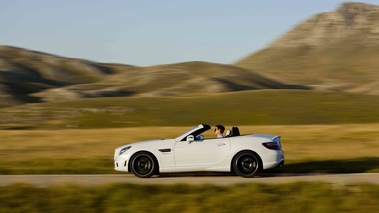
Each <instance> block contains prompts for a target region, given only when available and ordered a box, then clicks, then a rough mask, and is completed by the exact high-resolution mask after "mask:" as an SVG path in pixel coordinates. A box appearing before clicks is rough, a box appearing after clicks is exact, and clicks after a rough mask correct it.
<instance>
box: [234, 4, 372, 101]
mask: <svg viewBox="0 0 379 213" xmlns="http://www.w3.org/2000/svg"><path fill="white" fill-rule="evenodd" d="M378 45H379V7H378V6H375V5H368V4H364V3H354V2H348V3H344V4H342V5H340V7H339V8H337V9H336V10H335V11H333V12H326V13H321V14H318V15H315V16H313V17H311V18H309V19H307V20H305V21H304V22H302V23H300V24H299V25H297V26H296V27H295V28H294V29H292V30H290V31H289V32H288V33H286V34H285V35H284V36H282V37H280V38H279V39H277V40H276V41H274V42H273V43H272V44H271V45H269V46H268V47H267V48H265V49H263V50H261V51H259V52H257V53H254V54H252V55H250V56H248V57H246V58H244V59H242V60H240V61H238V62H236V63H235V65H236V66H238V67H243V68H247V69H251V70H254V72H256V73H260V74H262V75H265V76H268V77H270V78H273V79H278V80H279V79H280V80H281V81H282V82H286V83H289V84H300V85H307V86H310V87H312V88H314V89H321V90H332V91H342V92H354V93H364V94H374V95H378V94H379V78H378V77H379V74H378V71H377V70H378V69H379V62H378V60H377V58H378V57H379V49H378V48H377V47H378Z"/></svg>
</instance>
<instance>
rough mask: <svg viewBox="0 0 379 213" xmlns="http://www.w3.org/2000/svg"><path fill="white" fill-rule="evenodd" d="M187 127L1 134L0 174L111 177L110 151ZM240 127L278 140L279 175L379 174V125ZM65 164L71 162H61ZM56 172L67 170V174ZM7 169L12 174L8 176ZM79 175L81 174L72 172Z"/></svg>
mask: <svg viewBox="0 0 379 213" xmlns="http://www.w3.org/2000/svg"><path fill="white" fill-rule="evenodd" d="M188 128H190V127H133V128H119V129H87V130H2V131H0V134H1V138H2V142H1V143H0V155H1V156H2V160H1V161H2V162H3V163H2V166H0V167H1V168H0V169H2V170H0V173H15V172H16V173H17V170H20V171H21V170H22V169H23V168H22V167H30V168H27V169H26V170H25V171H24V172H21V173H27V172H31V171H32V172H33V168H35V169H36V170H37V169H41V168H39V167H40V166H41V165H39V164H45V163H46V162H45V161H50V162H51V163H52V164H54V165H50V166H48V165H46V166H47V168H44V169H42V170H41V171H38V172H43V171H45V172H48V173H49V169H51V168H50V167H54V172H53V173H64V172H68V173H71V172H72V171H71V170H75V168H71V167H76V166H78V169H79V170H80V166H79V165H80V163H83V164H88V167H92V168H93V169H94V170H96V169H98V168H96V167H99V168H100V167H104V170H101V171H98V172H105V173H108V172H113V165H112V160H113V151H114V148H116V147H118V146H121V145H123V144H128V143H132V142H135V141H141V140H150V139H159V138H174V137H176V136H178V135H179V134H181V133H182V132H184V131H186V130H187V129H188ZM227 128H231V127H227ZM239 128H240V131H241V134H250V133H266V134H275V135H281V136H282V145H283V148H284V151H285V157H286V162H287V164H286V166H285V167H283V168H281V170H283V171H286V172H324V171H325V172H349V171H353V172H375V171H376V172H377V171H379V165H378V162H379V153H378V150H379V131H378V129H379V124H351V125H348V124H344V125H294V126H288V125H286V126H240V127H239ZM205 137H214V135H213V133H212V132H211V131H208V133H207V134H205ZM67 159H69V161H70V163H67V162H66V161H67ZM41 162H42V163H41ZM99 162H102V163H99ZM8 163H9V165H8V166H7V164H8ZM96 164H99V165H96ZM8 167H9V168H8ZM59 167H70V169H71V170H69V169H67V168H61V169H60V168H59ZM300 167H302V168H300ZM344 167H346V168H344ZM353 167H356V168H353ZM7 169H11V172H10V171H9V170H7ZM24 169H25V168H24ZM84 170H85V171H83V173H85V172H89V171H90V170H91V168H86V169H84ZM88 170H89V171H88ZM4 171H8V172H4ZM20 171H19V173H20ZM38 172H37V173H38ZM78 172H79V173H80V171H75V173H78Z"/></svg>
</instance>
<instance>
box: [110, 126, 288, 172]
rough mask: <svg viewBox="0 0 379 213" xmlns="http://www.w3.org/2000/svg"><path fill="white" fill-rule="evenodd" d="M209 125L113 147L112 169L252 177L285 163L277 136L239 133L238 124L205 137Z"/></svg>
mask: <svg viewBox="0 0 379 213" xmlns="http://www.w3.org/2000/svg"><path fill="white" fill-rule="evenodd" d="M210 129H211V126H209V125H207V124H200V125H198V126H196V127H194V128H192V129H190V130H188V131H186V132H185V133H183V134H181V135H180V136H178V137H176V138H172V139H162V140H149V141H142V142H136V143H131V144H127V145H124V146H120V147H118V148H116V149H115V152H114V169H115V170H117V171H121V172H129V173H133V174H134V175H135V176H137V177H140V178H149V177H151V176H153V175H159V174H161V173H179V172H204V171H206V172H234V173H236V174H237V175H239V176H241V177H246V178H249V177H254V176H255V175H256V174H257V173H258V172H260V171H262V170H267V169H272V168H276V167H281V166H283V165H284V152H283V150H282V145H281V138H280V136H274V135H267V134H247V135H241V134H240V132H239V129H238V128H237V127H233V128H232V129H231V130H228V131H227V132H226V136H225V137H223V138H204V136H203V133H204V132H206V131H208V130H210Z"/></svg>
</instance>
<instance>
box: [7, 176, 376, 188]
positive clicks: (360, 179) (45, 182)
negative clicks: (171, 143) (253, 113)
mask: <svg viewBox="0 0 379 213" xmlns="http://www.w3.org/2000/svg"><path fill="white" fill-rule="evenodd" d="M296 181H306V182H310V181H321V182H326V183H332V184H344V185H349V184H357V183H372V184H379V173H354V174H319V175H308V174H296V175H281V176H265V177H256V178H241V177H239V176H232V175H214V176H212V175H203V176H163V177H162V176H161V177H152V178H148V179H142V178H137V177H135V176H133V175H131V174H117V175H113V174H107V175H101V174H100V175H0V186H6V185H10V184H16V183H26V184H32V185H35V186H50V185H63V184H76V185H87V186H88V185H102V184H114V183H130V184H179V183H182V184H214V185H233V184H243V183H260V184H281V183H290V182H296Z"/></svg>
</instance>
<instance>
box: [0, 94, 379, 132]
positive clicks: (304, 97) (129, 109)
mask: <svg viewBox="0 0 379 213" xmlns="http://www.w3.org/2000/svg"><path fill="white" fill-rule="evenodd" d="M378 115H379V99H378V98H377V96H370V95H354V94H343V93H323V92H314V91H296V90H281V91H278V90H271V91H248V92H235V93H225V94H219V95H206V96H202V97H182V98H178V97H176V98H169V97H166V98H163V97H159V98H158V97H139V98H137V97H136V98H96V99H84V100H76V101H65V102H53V103H45V104H32V105H25V106H20V107H13V108H4V109H1V110H0V128H3V129H66V128H76V129H88V128H119V127H139V126H192V125H195V124H198V123H209V124H217V123H222V124H225V125H305V124H306V125H308V124H348V123H378V122H379V116H378Z"/></svg>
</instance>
